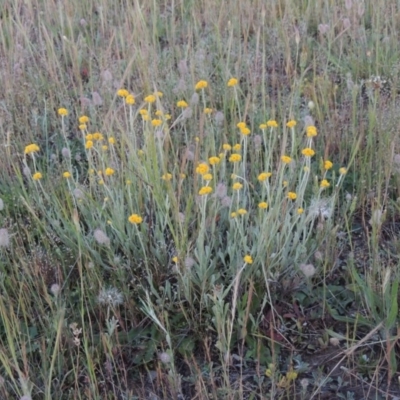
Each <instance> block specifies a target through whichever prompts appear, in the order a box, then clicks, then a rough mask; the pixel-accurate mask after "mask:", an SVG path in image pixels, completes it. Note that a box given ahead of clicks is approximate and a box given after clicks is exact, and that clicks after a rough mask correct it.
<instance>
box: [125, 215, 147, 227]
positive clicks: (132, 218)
mask: <svg viewBox="0 0 400 400" xmlns="http://www.w3.org/2000/svg"><path fill="white" fill-rule="evenodd" d="M128 221H129V222H130V223H131V224H135V225H138V224H141V223H142V221H143V218H142V217H141V216H140V215H138V214H132V215H131V216H130V217H129V218H128Z"/></svg>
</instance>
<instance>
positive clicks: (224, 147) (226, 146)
mask: <svg viewBox="0 0 400 400" xmlns="http://www.w3.org/2000/svg"><path fill="white" fill-rule="evenodd" d="M222 148H223V149H224V150H225V151H229V150H231V149H232V146H231V145H230V144H228V143H224V144H223V145H222Z"/></svg>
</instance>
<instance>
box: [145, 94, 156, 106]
mask: <svg viewBox="0 0 400 400" xmlns="http://www.w3.org/2000/svg"><path fill="white" fill-rule="evenodd" d="M144 101H145V102H146V103H149V104H151V103H154V102H155V101H156V96H154V94H149V95H148V96H146V97H145V98H144Z"/></svg>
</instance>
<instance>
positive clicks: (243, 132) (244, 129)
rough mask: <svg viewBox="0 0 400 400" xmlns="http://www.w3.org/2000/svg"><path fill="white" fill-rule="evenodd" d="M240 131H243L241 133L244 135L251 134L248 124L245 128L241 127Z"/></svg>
mask: <svg viewBox="0 0 400 400" xmlns="http://www.w3.org/2000/svg"><path fill="white" fill-rule="evenodd" d="M240 132H241V134H242V135H244V136H248V135H250V129H249V128H247V126H246V127H245V128H241V129H240Z"/></svg>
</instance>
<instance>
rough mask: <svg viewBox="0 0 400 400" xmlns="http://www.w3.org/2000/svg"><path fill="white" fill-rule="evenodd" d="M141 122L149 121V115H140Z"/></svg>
mask: <svg viewBox="0 0 400 400" xmlns="http://www.w3.org/2000/svg"><path fill="white" fill-rule="evenodd" d="M142 119H143V121H150V115H142Z"/></svg>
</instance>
